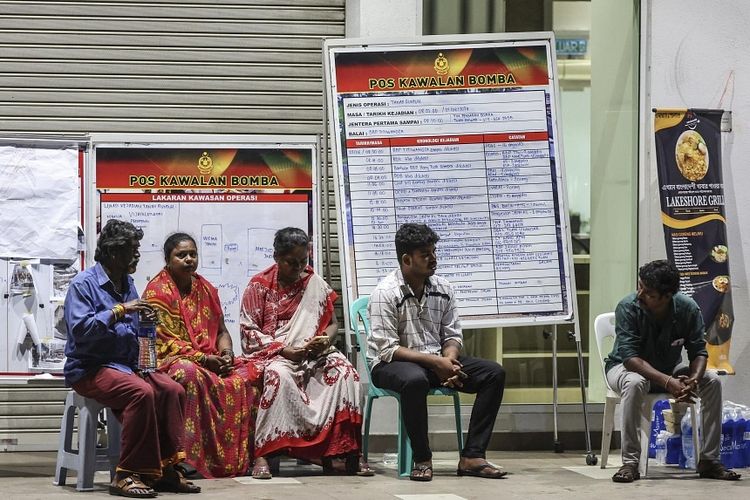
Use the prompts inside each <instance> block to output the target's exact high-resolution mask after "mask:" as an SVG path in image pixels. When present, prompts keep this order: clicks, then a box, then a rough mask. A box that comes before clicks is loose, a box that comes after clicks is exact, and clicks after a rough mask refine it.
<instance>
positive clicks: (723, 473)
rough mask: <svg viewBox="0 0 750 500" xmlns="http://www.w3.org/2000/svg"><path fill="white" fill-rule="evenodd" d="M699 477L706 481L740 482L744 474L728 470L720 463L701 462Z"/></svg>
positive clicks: (699, 463) (699, 464)
mask: <svg viewBox="0 0 750 500" xmlns="http://www.w3.org/2000/svg"><path fill="white" fill-rule="evenodd" d="M698 475H699V476H700V477H702V478H705V479H720V480H723V481H739V479H740V477H742V474H738V473H736V472H734V471H733V470H732V469H727V468H726V467H724V464H722V463H721V462H718V461H715V462H714V461H710V460H701V461H700V462H698Z"/></svg>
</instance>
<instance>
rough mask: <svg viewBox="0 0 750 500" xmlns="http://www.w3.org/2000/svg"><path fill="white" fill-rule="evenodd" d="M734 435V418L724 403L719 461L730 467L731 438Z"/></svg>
mask: <svg viewBox="0 0 750 500" xmlns="http://www.w3.org/2000/svg"><path fill="white" fill-rule="evenodd" d="M733 437H734V419H733V418H732V410H731V408H729V407H728V406H726V405H724V408H723V409H722V411H721V463H722V464H724V466H725V467H732V438H733Z"/></svg>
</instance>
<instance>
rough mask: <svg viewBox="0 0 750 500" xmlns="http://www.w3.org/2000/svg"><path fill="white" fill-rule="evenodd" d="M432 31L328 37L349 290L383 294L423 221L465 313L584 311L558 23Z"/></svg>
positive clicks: (467, 317)
mask: <svg viewBox="0 0 750 500" xmlns="http://www.w3.org/2000/svg"><path fill="white" fill-rule="evenodd" d="M485 38H486V39H489V38H488V37H485ZM493 40H497V36H495V35H493ZM418 41H419V42H421V44H416V45H415V44H409V45H399V44H393V43H391V44H389V43H379V42H377V41H371V42H369V43H366V44H365V43H362V41H360V40H333V41H328V43H327V44H326V47H325V52H326V59H325V61H326V64H327V72H326V74H327V75H328V78H329V80H330V84H329V89H330V93H329V96H328V98H329V103H330V106H329V109H330V123H331V135H332V136H333V137H334V138H335V141H334V144H335V153H336V159H337V164H338V165H337V166H338V168H337V169H336V172H337V196H338V201H339V207H340V211H341V212H340V221H341V224H340V238H341V242H342V245H343V247H344V250H345V251H342V256H343V260H344V263H343V264H342V275H343V276H342V277H343V278H344V282H345V284H346V285H345V288H346V292H347V293H348V295H349V296H350V297H351V298H354V297H357V296H360V295H367V294H369V293H370V292H371V291H372V289H373V288H374V287H375V285H376V284H377V283H378V281H379V280H380V279H382V278H383V277H384V276H385V275H386V274H387V273H388V272H390V271H391V270H393V269H394V268H395V267H396V266H397V261H396V255H395V248H394V234H395V232H396V230H397V229H398V227H399V226H400V225H401V224H403V223H406V222H418V223H424V224H427V225H429V226H430V227H432V228H433V229H434V230H435V231H436V232H437V233H438V234H439V235H440V237H441V240H440V242H439V243H438V274H440V275H441V276H443V277H445V278H447V279H448V280H449V281H451V283H452V284H453V286H454V288H455V290H456V296H457V298H458V303H459V310H460V312H461V316H462V319H463V321H464V324H465V325H467V326H493V325H502V324H519V323H526V322H545V323H557V322H563V321H570V320H571V318H572V317H573V314H574V310H575V305H574V304H573V301H572V297H574V296H575V295H574V292H575V290H574V289H573V288H574V280H573V279H572V277H571V271H572V266H571V261H570V254H571V252H570V248H569V242H570V236H569V228H568V223H567V220H568V215H567V209H566V206H567V202H566V198H565V196H566V193H565V191H566V190H565V183H564V178H563V161H562V153H561V151H560V147H559V144H558V143H557V138H558V137H561V135H560V133H559V128H558V124H557V115H558V111H557V95H558V89H557V81H556V74H555V56H554V39H553V38H552V35H551V34H539V33H537V34H514V38H513V39H509V40H508V41H501V42H497V41H492V42H490V41H482V40H479V41H478V40H477V39H476V38H471V39H470V38H466V37H464V38H461V39H458V40H451V41H447V40H445V37H424V38H422V39H420V40H418Z"/></svg>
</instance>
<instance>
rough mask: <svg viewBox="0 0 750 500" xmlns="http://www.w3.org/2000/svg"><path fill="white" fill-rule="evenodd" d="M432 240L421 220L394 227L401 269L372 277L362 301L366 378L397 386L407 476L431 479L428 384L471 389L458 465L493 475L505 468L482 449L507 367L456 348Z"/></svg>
mask: <svg viewBox="0 0 750 500" xmlns="http://www.w3.org/2000/svg"><path fill="white" fill-rule="evenodd" d="M438 240H439V237H438V235H437V234H435V232H434V231H433V230H432V229H430V228H429V227H428V226H426V225H424V224H404V225H402V226H401V227H400V228H399V230H398V231H397V232H396V254H397V256H398V262H399V269H396V270H394V271H392V272H391V273H390V274H388V275H387V276H386V277H385V278H383V280H382V281H381V282H380V283H379V284H378V286H377V287H376V288H375V290H374V291H373V292H372V295H371V296H370V303H369V307H368V315H369V318H370V327H371V328H370V329H371V332H370V336H369V337H368V349H367V355H368V358H369V361H370V364H371V366H372V381H373V383H374V384H375V385H376V386H378V387H381V388H383V389H390V390H392V391H396V392H398V393H399V394H401V409H402V412H403V417H404V424H405V425H406V431H407V433H408V434H409V439H410V440H411V446H412V450H413V456H414V464H413V468H412V472H411V475H410V479H412V480H413V481H430V480H432V451H431V450H430V444H429V441H428V439H427V392H428V391H429V389H430V388H431V387H438V386H441V385H442V386H446V387H451V388H453V389H456V390H458V391H461V392H468V393H472V394H476V395H477V396H476V400H475V402H474V408H473V410H472V412H471V420H470V422H469V432H468V436H467V438H466V442H465V444H464V449H463V450H462V451H461V459H460V460H459V462H458V468H457V469H456V473H457V474H458V475H459V476H477V477H484V478H491V479H499V478H501V477H504V476H505V475H506V474H507V472H506V471H504V470H502V469H501V468H499V467H497V466H495V465H493V464H491V463H489V462H487V460H486V459H485V451H486V450H487V445H488V444H489V441H490V437H491V436H492V429H493V427H494V425H495V418H496V417H497V411H498V409H499V408H500V403H501V402H502V399H503V389H504V387H505V370H503V367H502V366H500V365H499V364H497V363H495V362H494V361H487V360H483V359H478V358H472V357H469V356H463V355H461V347H462V345H463V335H462V334H461V324H460V321H459V318H458V311H457V309H456V298H455V294H454V292H453V288H452V287H451V285H450V283H449V282H448V281H447V280H445V279H444V278H441V277H439V276H436V275H435V268H436V267H437V259H436V258H435V244H436V243H437V242H438Z"/></svg>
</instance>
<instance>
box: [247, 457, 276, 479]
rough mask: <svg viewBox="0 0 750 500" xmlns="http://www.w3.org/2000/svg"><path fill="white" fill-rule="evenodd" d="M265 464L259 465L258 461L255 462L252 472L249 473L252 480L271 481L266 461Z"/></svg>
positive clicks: (271, 475)
mask: <svg viewBox="0 0 750 500" xmlns="http://www.w3.org/2000/svg"><path fill="white" fill-rule="evenodd" d="M265 462H266V463H265V464H259V463H258V460H256V461H255V465H253V471H252V472H251V473H250V475H251V476H252V478H253V479H271V478H272V477H273V474H271V468H270V467H269V465H268V461H267V460H266V461H265Z"/></svg>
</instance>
